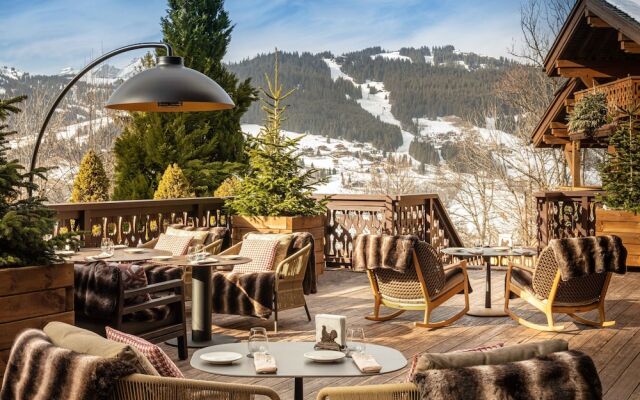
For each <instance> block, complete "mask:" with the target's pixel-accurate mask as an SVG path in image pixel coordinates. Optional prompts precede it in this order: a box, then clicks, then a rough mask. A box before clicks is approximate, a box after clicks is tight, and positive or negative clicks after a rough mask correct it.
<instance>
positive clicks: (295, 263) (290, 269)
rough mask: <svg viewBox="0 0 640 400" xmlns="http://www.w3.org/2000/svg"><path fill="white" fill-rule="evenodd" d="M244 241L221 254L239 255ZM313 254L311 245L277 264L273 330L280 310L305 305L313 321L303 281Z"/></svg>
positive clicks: (308, 316) (308, 315)
mask: <svg viewBox="0 0 640 400" xmlns="http://www.w3.org/2000/svg"><path fill="white" fill-rule="evenodd" d="M241 247H242V242H238V243H236V244H235V245H233V246H231V247H229V248H228V249H226V250H225V251H223V252H222V253H220V255H237V254H239V253H240V248H241ZM310 254H311V245H310V244H308V245H306V246H305V247H303V248H302V249H300V250H298V251H296V252H295V253H293V254H290V255H288V256H287V258H285V259H284V260H282V261H281V262H280V264H278V265H277V266H276V269H275V273H276V276H277V279H276V280H275V286H274V288H273V314H274V322H273V330H274V332H278V312H279V311H284V310H290V309H293V308H299V307H304V311H305V312H306V313H307V318H308V320H309V321H311V314H310V313H309V307H307V302H306V300H305V297H304V290H303V286H302V282H303V280H304V274H305V271H306V268H307V262H308V260H309V256H310Z"/></svg>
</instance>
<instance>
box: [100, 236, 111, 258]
mask: <svg viewBox="0 0 640 400" xmlns="http://www.w3.org/2000/svg"><path fill="white" fill-rule="evenodd" d="M100 250H102V252H103V253H104V254H108V255H109V257H111V256H113V240H111V239H109V238H102V242H101V243H100Z"/></svg>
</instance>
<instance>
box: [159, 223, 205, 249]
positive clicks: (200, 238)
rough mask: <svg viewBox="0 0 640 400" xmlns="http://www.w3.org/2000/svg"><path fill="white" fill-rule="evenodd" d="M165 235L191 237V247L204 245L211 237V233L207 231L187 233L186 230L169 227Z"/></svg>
mask: <svg viewBox="0 0 640 400" xmlns="http://www.w3.org/2000/svg"><path fill="white" fill-rule="evenodd" d="M165 233H166V234H167V235H171V236H183V237H185V236H186V237H190V238H191V246H195V245H198V244H204V242H205V241H206V240H207V236H209V232H207V231H187V230H185V229H179V228H175V227H173V226H168V227H167V230H166V232H165Z"/></svg>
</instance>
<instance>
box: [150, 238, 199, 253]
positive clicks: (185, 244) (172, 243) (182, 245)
mask: <svg viewBox="0 0 640 400" xmlns="http://www.w3.org/2000/svg"><path fill="white" fill-rule="evenodd" d="M192 240H193V239H192V238H191V237H190V236H174V235H167V234H165V233H161V234H160V236H159V237H158V241H157V242H156V245H155V246H154V249H157V250H165V251H169V252H171V254H172V255H174V256H184V255H185V254H187V251H188V250H189V247H190V245H191V241H192Z"/></svg>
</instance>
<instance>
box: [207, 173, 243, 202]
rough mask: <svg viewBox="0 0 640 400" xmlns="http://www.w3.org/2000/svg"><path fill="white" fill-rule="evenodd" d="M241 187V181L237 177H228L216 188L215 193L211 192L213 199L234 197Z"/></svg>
mask: <svg viewBox="0 0 640 400" xmlns="http://www.w3.org/2000/svg"><path fill="white" fill-rule="evenodd" d="M241 185H242V180H240V178H238V177H237V176H235V175H234V176H230V177H228V178H227V179H225V180H224V182H222V183H221V184H220V186H218V188H217V189H216V191H215V192H213V195H214V197H230V196H235V195H236V194H237V193H238V192H239V191H240V186H241Z"/></svg>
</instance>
